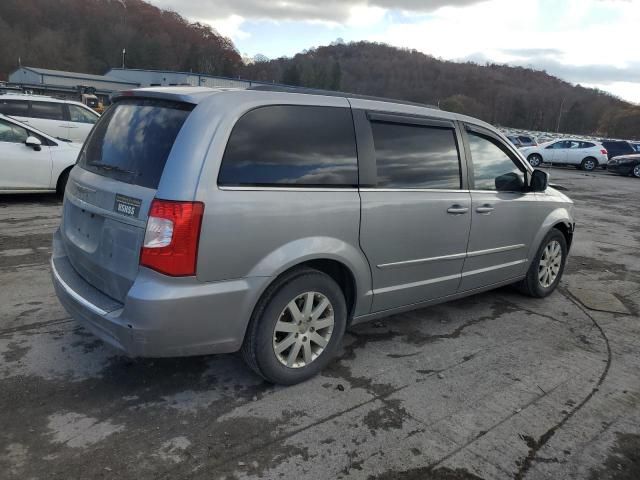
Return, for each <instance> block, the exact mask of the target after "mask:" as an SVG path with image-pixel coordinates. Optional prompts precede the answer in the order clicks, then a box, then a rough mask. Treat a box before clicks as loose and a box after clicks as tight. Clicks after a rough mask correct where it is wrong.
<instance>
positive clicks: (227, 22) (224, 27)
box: [200, 15, 251, 41]
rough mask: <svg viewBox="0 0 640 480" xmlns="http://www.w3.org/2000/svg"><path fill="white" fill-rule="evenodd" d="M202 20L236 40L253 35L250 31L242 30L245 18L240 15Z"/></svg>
mask: <svg viewBox="0 0 640 480" xmlns="http://www.w3.org/2000/svg"><path fill="white" fill-rule="evenodd" d="M200 21H201V22H204V23H207V24H209V25H211V26H212V27H213V28H214V29H215V30H216V31H217V32H218V33H220V34H221V35H223V36H225V37H229V38H231V39H232V40H235V41H237V40H244V39H245V38H249V37H250V36H251V34H250V33H249V32H246V31H244V30H242V28H241V27H242V24H243V23H244V22H245V19H244V18H243V17H241V16H240V15H229V16H228V17H227V18H222V19H215V20H200Z"/></svg>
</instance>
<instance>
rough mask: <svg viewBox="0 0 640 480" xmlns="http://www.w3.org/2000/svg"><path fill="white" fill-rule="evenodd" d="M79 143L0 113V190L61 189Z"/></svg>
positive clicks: (35, 191)
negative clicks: (70, 141)
mask: <svg viewBox="0 0 640 480" xmlns="http://www.w3.org/2000/svg"><path fill="white" fill-rule="evenodd" d="M80 147H81V145H80V144H77V143H69V142H63V141H61V140H57V139H55V138H53V137H51V136H49V135H47V134H46V133H43V132H41V131H39V130H36V129H34V128H32V127H30V126H27V125H25V124H23V123H20V122H18V121H17V120H14V119H12V118H9V117H6V116H5V115H2V114H0V193H2V194H4V193H38V192H55V191H58V192H59V193H62V192H63V191H64V188H65V185H66V182H67V178H68V176H69V171H70V170H71V167H73V165H75V163H76V159H77V158H78V153H80Z"/></svg>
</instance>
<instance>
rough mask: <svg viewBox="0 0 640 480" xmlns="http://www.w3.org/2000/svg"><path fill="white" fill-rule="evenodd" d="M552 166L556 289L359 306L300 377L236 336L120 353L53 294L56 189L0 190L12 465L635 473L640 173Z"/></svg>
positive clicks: (79, 469)
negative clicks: (562, 238) (566, 221)
mask: <svg viewBox="0 0 640 480" xmlns="http://www.w3.org/2000/svg"><path fill="white" fill-rule="evenodd" d="M551 182H552V183H554V184H559V185H562V186H563V187H564V188H566V189H567V192H566V193H567V194H568V195H569V196H571V197H572V198H573V199H574V201H575V203H576V208H577V213H576V217H577V222H578V224H577V230H576V234H575V240H574V245H573V247H572V251H571V256H570V258H569V264H568V267H567V271H566V272H565V276H564V278H563V281H562V283H561V285H560V288H559V290H558V291H556V292H555V293H553V294H552V295H551V296H550V297H548V298H546V299H544V300H536V299H531V298H527V297H523V296H521V295H519V294H518V293H517V292H516V291H514V290H513V289H511V288H502V289H499V290H496V291H492V292H488V293H485V294H481V295H476V296H473V297H470V298H467V299H464V300H460V301H456V302H453V303H450V304H445V305H439V306H435V307H431V308H426V309H423V310H418V311H415V312H410V313H407V314H402V315H396V316H393V317H389V318H386V319H384V320H382V321H376V322H373V323H369V324H364V325H359V326H357V327H354V328H353V329H352V330H351V331H350V332H349V333H347V335H346V338H345V344H344V348H343V351H342V353H341V356H340V357H339V359H337V360H336V361H334V362H333V363H332V364H331V366H330V367H329V368H328V369H327V370H326V371H325V372H323V374H322V375H321V376H318V377H316V378H315V379H312V380H311V381H308V382H306V383H304V384H300V385H297V386H293V387H288V388H283V387H274V386H272V385H269V384H266V383H264V382H263V381H262V380H261V379H260V378H258V377H257V376H255V375H254V374H252V373H251V372H250V371H249V370H248V369H247V368H246V367H245V366H244V364H243V362H242V360H241V359H240V358H239V356H237V355H223V356H211V357H196V358H182V359H161V360H158V359H154V360H141V359H135V360H132V359H128V358H125V357H122V356H119V355H118V354H117V352H115V351H113V350H111V349H110V348H109V347H107V346H106V345H104V344H103V343H102V342H101V341H99V340H97V339H96V338H94V337H93V336H92V335H90V334H89V333H87V332H86V331H85V330H83V328H82V327H79V326H78V325H77V324H76V323H75V322H74V321H73V320H71V319H70V318H69V316H68V314H67V313H66V312H65V311H64V309H63V308H62V307H61V306H60V304H59V303H58V301H57V299H56V297H55V295H54V293H53V287H52V285H51V281H50V273H49V265H48V259H49V254H50V240H51V235H52V233H53V231H54V230H55V228H56V226H57V224H58V222H59V218H60V210H61V202H60V201H59V199H57V198H55V197H54V196H42V197H41V196H32V195H30V196H16V197H8V196H4V197H0V286H1V288H0V426H1V428H0V477H2V478H8V479H14V478H15V479H26V478H63V479H70V478H114V479H115V478H118V479H125V478H126V479H129V478H130V479H144V478H154V479H156V478H166V479H175V478H197V479H200V478H203V479H204V478H207V479H212V478H238V479H240V478H266V479H276V478H296V479H306V478H309V479H323V478H362V479H478V478H481V479H492V478H515V479H521V478H527V479H535V478H551V479H560V478H576V479H578V478H580V479H582V478H593V479H600V478H608V479H637V478H640V457H639V455H640V454H639V452H640V375H639V374H638V372H639V368H640V318H639V313H640V257H639V255H638V252H639V249H638V246H639V245H640V216H638V205H640V181H638V180H637V179H632V178H625V177H618V176H614V175H611V174H608V173H607V172H602V171H598V172H594V173H591V174H585V173H583V172H580V171H578V170H575V169H556V168H554V169H553V171H552V179H551ZM213 315H215V312H212V316H213ZM176 321H179V319H176Z"/></svg>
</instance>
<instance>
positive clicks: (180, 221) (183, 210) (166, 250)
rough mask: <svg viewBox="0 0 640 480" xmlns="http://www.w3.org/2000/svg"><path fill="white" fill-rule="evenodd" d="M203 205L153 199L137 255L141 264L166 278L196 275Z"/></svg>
mask: <svg viewBox="0 0 640 480" xmlns="http://www.w3.org/2000/svg"><path fill="white" fill-rule="evenodd" d="M203 213H204V204H203V203H201V202H176V201H172V200H159V199H157V198H156V199H154V200H153V202H151V208H150V209H149V219H148V220H147V230H146V232H145V234H144V244H143V245H142V251H141V252H140V265H142V266H145V267H148V268H151V269H153V270H156V271H158V272H160V273H164V274H165V275H170V276H173V277H181V276H188V275H195V274H196V261H197V258H198V241H199V240H200V226H201V225H202V215H203Z"/></svg>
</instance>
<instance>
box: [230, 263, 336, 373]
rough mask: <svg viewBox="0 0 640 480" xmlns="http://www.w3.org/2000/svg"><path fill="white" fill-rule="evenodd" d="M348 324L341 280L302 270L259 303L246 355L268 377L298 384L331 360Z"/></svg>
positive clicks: (246, 344)
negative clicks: (337, 280) (339, 283)
mask: <svg viewBox="0 0 640 480" xmlns="http://www.w3.org/2000/svg"><path fill="white" fill-rule="evenodd" d="M346 324H347V307H346V302H345V298H344V294H343V293H342V290H341V289H340V287H339V286H338V284H337V283H336V282H335V281H334V280H333V279H332V278H331V277H330V276H328V275H326V274H325V273H323V272H320V271H317V270H312V269H301V270H297V271H294V272H292V273H291V274H289V275H286V276H285V277H283V278H282V279H280V280H278V281H276V283H275V284H274V285H272V286H271V287H269V289H268V290H267V292H266V293H265V294H264V296H263V298H262V299H261V300H260V302H259V303H258V305H257V306H256V310H255V312H254V315H253V316H252V319H251V322H250V324H249V328H248V329H247V334H246V336H245V340H244V343H243V345H242V355H243V357H244V359H245V361H246V363H247V364H248V365H249V367H251V368H252V369H253V370H254V371H255V372H256V373H258V374H259V375H261V376H262V377H263V378H265V379H266V380H268V381H270V382H272V383H276V384H281V385H293V384H295V383H299V382H302V381H304V380H307V379H309V378H311V377H313V376H314V375H316V374H317V373H318V372H320V371H321V370H322V369H323V368H324V367H325V366H326V365H327V364H328V363H329V361H331V359H332V357H333V356H334V354H335V352H336V350H337V349H338V347H339V345H340V342H341V341H342V337H343V335H344V331H345V328H346Z"/></svg>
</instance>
